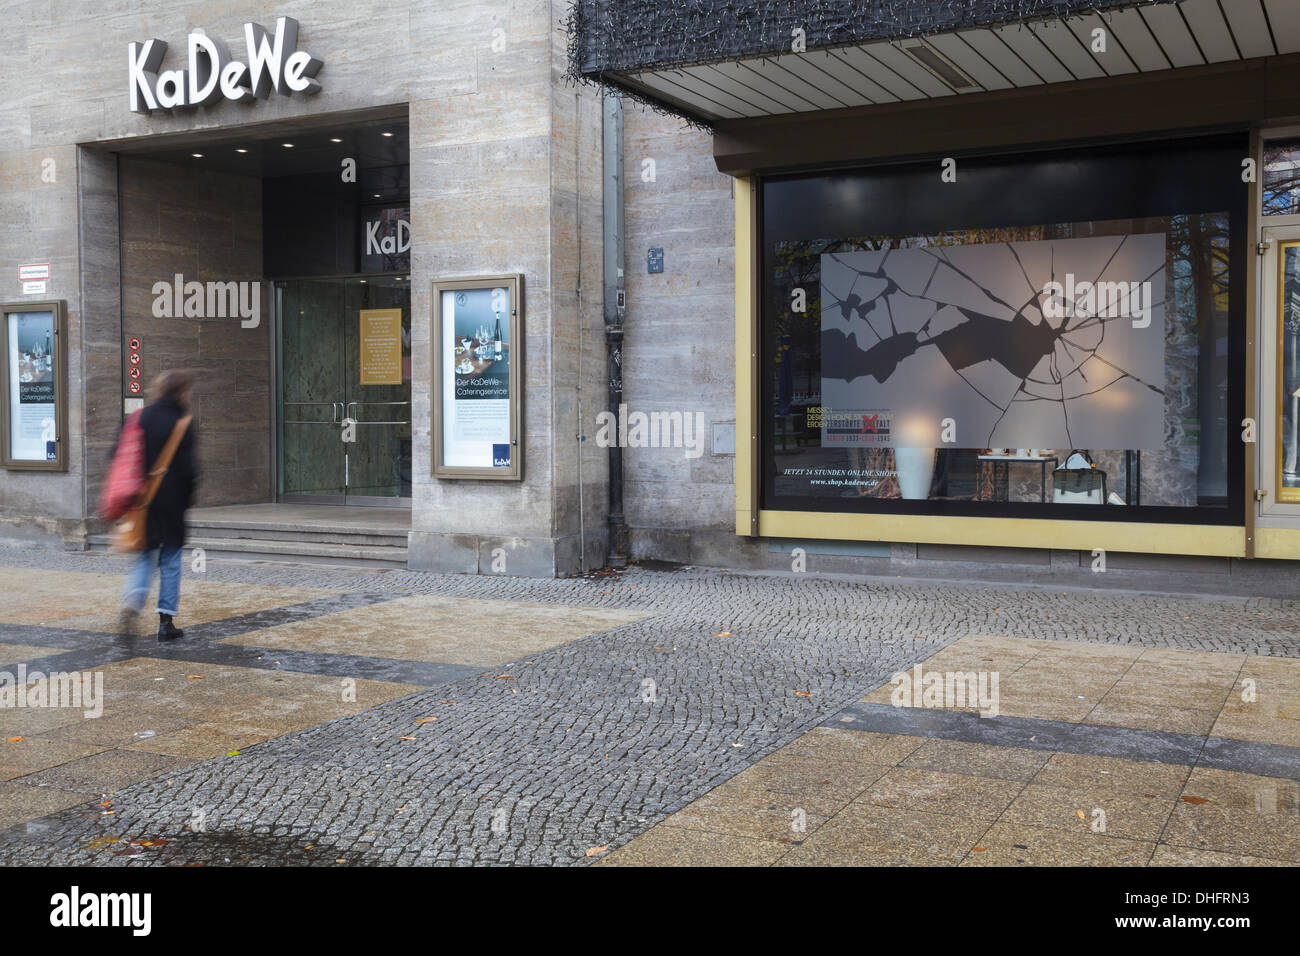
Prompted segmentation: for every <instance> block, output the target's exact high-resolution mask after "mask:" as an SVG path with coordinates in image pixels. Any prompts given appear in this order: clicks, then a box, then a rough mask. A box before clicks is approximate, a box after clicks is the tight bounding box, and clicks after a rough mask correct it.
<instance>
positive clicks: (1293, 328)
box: [1277, 241, 1300, 503]
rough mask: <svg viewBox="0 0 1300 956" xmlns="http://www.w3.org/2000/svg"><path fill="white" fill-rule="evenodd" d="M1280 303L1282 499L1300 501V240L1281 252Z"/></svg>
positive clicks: (1288, 501) (1278, 349) (1279, 423)
mask: <svg viewBox="0 0 1300 956" xmlns="http://www.w3.org/2000/svg"><path fill="white" fill-rule="evenodd" d="M1280 252H1281V258H1280V261H1279V268H1280V270H1281V275H1280V276H1279V279H1280V295H1281V298H1280V300H1279V302H1278V306H1279V311H1278V343H1277V355H1278V371H1279V375H1278V385H1279V391H1280V393H1281V394H1280V395H1279V396H1278V397H1279V399H1280V402H1279V404H1280V406H1281V408H1280V415H1279V421H1278V425H1279V436H1278V438H1279V442H1278V444H1279V446H1280V451H1281V456H1280V460H1279V464H1280V465H1281V472H1282V473H1281V475H1280V479H1281V480H1280V481H1279V483H1278V495H1277V497H1278V500H1279V501H1281V502H1285V503H1295V502H1300V473H1298V472H1300V465H1298V464H1297V451H1300V440H1298V436H1297V432H1298V431H1300V414H1298V413H1300V241H1291V242H1285V243H1283V244H1282V247H1281V249H1280Z"/></svg>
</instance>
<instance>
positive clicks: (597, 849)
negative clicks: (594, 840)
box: [587, 843, 609, 856]
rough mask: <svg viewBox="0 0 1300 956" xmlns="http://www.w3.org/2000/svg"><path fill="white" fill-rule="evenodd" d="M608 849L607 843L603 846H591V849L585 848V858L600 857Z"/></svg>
mask: <svg viewBox="0 0 1300 956" xmlns="http://www.w3.org/2000/svg"><path fill="white" fill-rule="evenodd" d="M608 849H609V844H608V843H606V844H605V845H604V846H592V847H588V848H587V856H600V855H601V854H602V853H604V852H605V851H606V850H608Z"/></svg>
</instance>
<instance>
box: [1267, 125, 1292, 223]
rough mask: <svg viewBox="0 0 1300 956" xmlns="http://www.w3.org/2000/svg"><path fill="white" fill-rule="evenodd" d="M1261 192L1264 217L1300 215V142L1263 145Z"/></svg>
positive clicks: (1283, 141)
mask: <svg viewBox="0 0 1300 956" xmlns="http://www.w3.org/2000/svg"><path fill="white" fill-rule="evenodd" d="M1262 186H1263V190H1262V196H1261V199H1262V203H1263V212H1264V215H1265V216H1295V215H1300V141H1296V140H1279V141H1276V142H1271V143H1266V144H1265V145H1264V178H1263V183H1262Z"/></svg>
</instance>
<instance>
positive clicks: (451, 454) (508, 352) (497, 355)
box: [432, 275, 523, 481]
mask: <svg viewBox="0 0 1300 956" xmlns="http://www.w3.org/2000/svg"><path fill="white" fill-rule="evenodd" d="M522 289H523V276H521V275H508V276H485V277H483V278H478V279H454V280H446V281H438V282H434V283H433V328H434V330H435V331H434V349H433V384H434V402H433V429H432V430H433V474H434V477H436V478H497V479H504V480H508V481H518V480H519V479H520V478H522V477H523V449H522V447H521V445H520V432H519V425H520V422H521V421H522V408H523V393H522V391H521V387H522V386H521V383H522V382H523V377H522V375H521V370H522V365H523V354H522V347H523V299H522Z"/></svg>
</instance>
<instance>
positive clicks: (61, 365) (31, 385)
mask: <svg viewBox="0 0 1300 956" xmlns="http://www.w3.org/2000/svg"><path fill="white" fill-rule="evenodd" d="M3 334H4V343H5V359H4V362H3V365H2V367H0V395H2V396H3V397H2V398H0V456H2V459H3V464H4V467H5V468H7V469H10V470H27V471H67V470H68V448H67V422H68V399H67V392H68V382H67V364H68V363H67V355H66V352H65V349H64V342H65V341H66V340H67V316H66V313H65V311H64V306H63V302H62V301H50V302H20V303H8V304H6V305H5V306H4V328H3Z"/></svg>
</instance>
